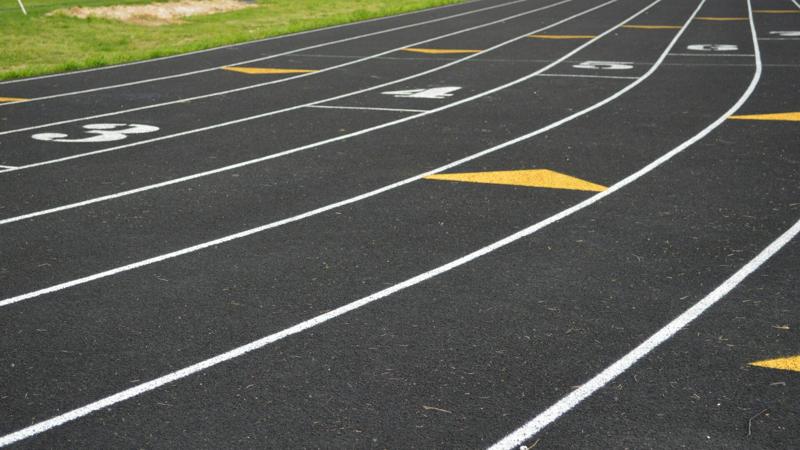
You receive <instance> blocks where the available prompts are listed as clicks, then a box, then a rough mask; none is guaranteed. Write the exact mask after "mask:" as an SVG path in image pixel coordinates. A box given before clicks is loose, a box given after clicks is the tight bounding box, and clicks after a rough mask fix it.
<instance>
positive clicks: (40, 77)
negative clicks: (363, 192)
mask: <svg viewBox="0 0 800 450" xmlns="http://www.w3.org/2000/svg"><path fill="white" fill-rule="evenodd" d="M480 1H482V0H468V1H465V2H461V3H453V4H450V5H442V6H437V7H434V8H426V9H419V10H416V11H409V12H406V13H402V14H394V15H390V16H383V17H375V18H372V19H367V20H360V21H358V22H350V23H343V24H339V25H332V26H329V27H323V28H315V29H313V30H305V31H298V32H297V33H289V34H282V35H279V36H270V37H267V38H264V39H256V40H254V41H245V42H239V43H236V44H227V45H221V46H219V47H212V48H206V49H203V50H195V51H191V52H186V53H180V54H177V55H168V56H160V57H158V58H150V59H144V60H141V61H131V62H127V63H121V64H112V65H108V66H103V67H93V68H91V69H81V70H73V71H70V72H62V73H51V74H47V75H38V76H35V77H27V78H19V79H15V80H4V81H0V86H3V85H5V84H14V83H24V82H26V81H36V80H43V79H46V78H56V77H63V76H69V75H81V74H84V73H89V72H97V71H100V70H108V69H117V68H121V67H127V66H136V65H140V64H146V63H151V62H158V61H164V60H167V59H176V58H181V57H184V56H192V55H197V54H199V53H207V52H212V51H214V50H222V49H226V48H231V47H240V46H245V45H250V44H259V43H261V42H267V41H276V40H280V39H286V38H291V37H295V36H302V35H305V34H312V33H317V32H320V31H328V30H334V29H337V28H346V27H352V26H354V25H360V24H364V23H370V22H379V21H382V20H387V19H392V18H396V17H404V16H411V15H414V14H420V13H424V12H427V11H436V10H439V9H445V8H452V7H454V6H459V5H471V4H473V3H478V2H480Z"/></svg>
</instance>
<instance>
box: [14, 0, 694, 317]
mask: <svg viewBox="0 0 800 450" xmlns="http://www.w3.org/2000/svg"><path fill="white" fill-rule="evenodd" d="M705 1H706V0H702V2H701V3H700V4H701V5H702V4H703V3H705ZM659 2H661V0H655V1H654V2H653V3H651V4H649V5H648V6H646V7H645V8H644V9H642V10H640V11H639V12H638V13H636V14H634V15H633V16H631V17H629V18H627V19H625V21H623V22H621V23H620V24H618V25H616V26H615V27H613V28H610V29H609V30H607V31H606V32H604V33H602V34H600V35H598V36H597V37H595V38H593V39H591V40H590V41H587V42H586V43H584V44H582V45H581V46H580V47H578V48H576V49H575V50H573V52H570V53H568V54H566V55H565V56H563V57H562V58H563V59H567V58H569V57H570V56H571V55H572V53H574V52H578V51H580V50H582V49H583V48H585V47H586V46H588V45H589V44H591V43H592V42H594V41H596V40H598V39H600V38H601V37H603V36H604V35H606V34H608V33H611V32H613V31H614V30H615V29H617V28H619V27H620V26H622V25H624V24H626V23H628V22H629V21H631V20H633V19H635V18H636V17H638V16H639V15H640V14H643V13H644V12H646V11H647V10H649V9H650V8H651V7H653V6H655V5H656V4H658V3H659ZM699 8H700V7H699V6H698V9H697V10H695V11H694V13H693V14H692V16H691V17H690V18H689V19H688V20H687V21H686V23H685V24H684V25H683V28H681V29H680V30H679V31H678V33H677V34H676V35H675V37H674V38H673V39H672V41H671V42H670V44H669V45H668V46H667V48H666V49H665V50H664V52H663V53H662V54H661V56H660V57H659V58H658V60H657V61H656V63H655V64H653V66H652V67H651V68H650V70H648V71H647V72H646V73H645V74H644V75H642V77H641V78H639V79H638V80H636V81H634V82H632V83H630V84H629V85H627V86H625V87H624V88H622V89H620V90H619V91H617V92H616V93H614V94H612V95H611V96H609V97H606V98H605V99H604V100H601V101H600V102H597V103H595V104H594V105H592V106H589V107H587V108H585V109H583V110H581V111H578V112H575V113H573V114H571V115H569V116H567V117H565V118H563V119H561V120H558V121H556V122H553V123H551V124H549V125H547V126H545V127H542V128H539V129H538V130H535V131H533V132H531V133H528V134H525V135H523V136H520V137H517V138H515V139H512V140H510V141H507V142H504V143H503V144H500V145H497V146H495V147H492V148H489V149H486V150H483V151H480V152H478V153H474V154H472V155H470V156H467V157H465V158H461V159H459V160H456V161H453V162H451V163H449V164H445V165H443V166H440V167H438V168H436V169H433V170H430V171H428V172H424V173H421V174H419V175H416V176H413V177H410V178H406V179H404V180H400V181H398V182H395V183H392V184H388V185H386V186H383V187H381V188H378V189H375V190H372V191H369V192H366V193H364V194H361V195H357V196H355V197H350V198H348V199H345V200H341V201H339V202H335V203H331V204H328V205H326V206H322V207H320V208H317V209H313V210H311V211H306V212H305V213H302V214H298V215H295V216H292V217H288V218H285V219H282V220H279V221H276V222H271V223H268V224H265V225H261V226H259V227H255V228H251V229H249V230H244V231H240V232H238V233H235V234H231V235H228V236H223V237H220V238H217V239H214V240H211V241H207V242H203V243H200V244H196V245H193V246H191V247H186V248H183V249H180V250H176V251H173V252H170V253H165V254H162V255H158V256H154V257H152V258H148V259H144V260H141V261H138V262H135V263H131V264H127V265H124V266H118V267H115V268H113V269H109V270H106V271H103V272H99V273H95V274H92V275H88V276H85V277H81V278H77V279H74V280H71V281H67V282H63V283H59V284H55V285H52V286H50V287H47V288H43V289H39V290H36V291H32V292H28V293H25V294H20V295H17V296H14V297H9V298H6V299H4V300H0V307H4V306H8V305H12V304H14V303H18V302H21V301H24V300H29V299H32V298H36V297H39V296H42V295H45V294H49V293H53V292H58V291H62V290H64V289H68V288H71V287H74V286H78V285H81V284H85V283H89V282H92V281H96V280H99V279H102V278H107V277H110V276H113V275H117V274H120V273H123V272H128V271H131V270H134V269H138V268H140V267H144V266H148V265H151V264H155V263H158V262H161V261H166V260H169V259H173V258H177V257H179V256H183V255H186V254H189V253H194V252H197V251H200V250H203V249H206V248H209V247H213V246H216V245H221V244H224V243H227V242H231V241H234V240H236V239H241V238H244V237H247V236H250V235H253V234H256V233H260V232H262V231H266V230H270V229H272V228H277V227H280V226H283V225H286V224H289V223H292V222H297V221H300V220H303V219H307V218H309V217H313V216H316V215H318V214H322V213H324V212H327V211H330V210H333V209H336V208H340V207H342V206H346V205H349V204H352V203H356V202H358V201H361V200H364V199H367V198H370V197H374V196H376V195H379V194H382V193H384V192H387V191H391V190H393V189H397V188H399V187H401V186H404V185H406V184H409V183H413V182H415V181H417V180H421V179H423V178H425V177H427V176H430V175H433V174H436V173H439V172H443V171H445V170H448V169H451V168H453V167H456V166H459V165H461V164H464V163H466V162H469V161H472V160H474V159H477V158H480V157H483V156H485V155H488V154H491V153H494V152H497V151H499V150H501V149H503V148H506V147H509V146H511V145H514V144H517V143H519V142H522V141H525V140H527V139H529V138H531V137H533V136H536V135H539V134H542V133H546V132H547V131H549V130H552V129H554V128H556V127H559V126H561V125H563V124H565V123H567V122H570V121H572V120H574V119H576V118H578V117H581V116H583V115H585V114H587V113H589V112H591V111H594V110H595V109H597V108H600V107H602V106H604V105H606V104H608V103H610V102H612V101H614V100H616V99H617V98H619V97H620V96H622V95H623V94H625V93H626V92H628V91H630V90H631V89H633V88H634V87H636V86H638V85H639V84H640V83H642V82H643V81H644V80H645V79H647V78H648V77H650V75H652V74H653V73H654V72H655V70H656V69H657V68H658V66H659V65H660V64H661V63H662V62H663V61H664V59H665V58H666V56H667V54H668V52H669V51H670V50H671V49H672V47H673V46H674V45H675V43H676V42H677V41H678V38H680V36H681V35H682V34H683V32H684V31H685V30H686V27H687V26H688V24H689V23H690V22H691V20H692V19H693V18H694V16H695V15H696V14H697V11H698V10H699ZM528 34H532V33H526V34H525V36H527V35H528ZM560 62H561V61H558V60H557V61H554V62H553V63H551V65H552V66H555V65H557V64H559V63H560ZM549 69H550V67H549V66H545V67H543V68H542V69H539V70H538V71H536V72H534V73H533V74H530V75H528V76H526V77H524V78H526V79H528V78H531V77H533V76H535V75H536V74H537V73H539V72H545V71H547V70H549ZM512 83H513V82H512ZM504 88H505V87H504V86H500V87H497V88H495V89H494V90H492V91H488V92H490V93H491V92H496V91H499V90H502V89H504ZM479 95H480V94H479ZM484 95H488V94H484ZM467 101H469V99H463V100H460V102H462V103H463V102H467ZM442 108H444V107H442ZM423 114H428V113H422V114H420V115H419V116H421V115H423ZM405 120H408V118H404V119H400V121H405ZM396 122H397V121H396ZM367 130H369V129H367ZM367 130H362V131H360V132H358V133H360V134H364V133H366V132H367ZM300 148H302V147H300ZM7 220H8V219H7Z"/></svg>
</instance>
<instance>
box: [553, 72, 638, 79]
mask: <svg viewBox="0 0 800 450" xmlns="http://www.w3.org/2000/svg"><path fill="white" fill-rule="evenodd" d="M539 76H542V77H567V78H610V79H614V80H636V79H638V78H639V77H623V76H615V75H577V74H571V73H543V74H541V75H539Z"/></svg>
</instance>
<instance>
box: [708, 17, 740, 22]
mask: <svg viewBox="0 0 800 450" xmlns="http://www.w3.org/2000/svg"><path fill="white" fill-rule="evenodd" d="M695 19H697V20H715V21H720V22H725V21H730V20H747V17H695Z"/></svg>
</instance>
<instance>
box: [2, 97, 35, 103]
mask: <svg viewBox="0 0 800 450" xmlns="http://www.w3.org/2000/svg"><path fill="white" fill-rule="evenodd" d="M25 100H30V99H29V98H17V97H0V103H10V102H24V101H25Z"/></svg>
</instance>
